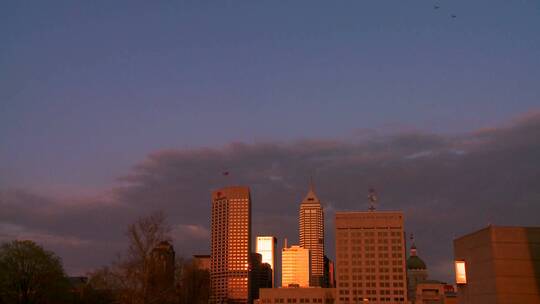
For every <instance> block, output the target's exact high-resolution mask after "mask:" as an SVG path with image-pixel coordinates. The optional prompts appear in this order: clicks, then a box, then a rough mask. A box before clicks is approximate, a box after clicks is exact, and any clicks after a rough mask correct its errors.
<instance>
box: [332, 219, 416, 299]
mask: <svg viewBox="0 0 540 304" xmlns="http://www.w3.org/2000/svg"><path fill="white" fill-rule="evenodd" d="M335 227H336V275H337V277H336V284H337V295H336V297H337V298H338V301H339V303H343V304H349V303H350V304H352V303H362V301H369V303H406V301H407V278H406V271H405V238H404V231H403V213H402V212H397V211H396V212H391V211H366V212H359V211H357V212H336V217H335Z"/></svg>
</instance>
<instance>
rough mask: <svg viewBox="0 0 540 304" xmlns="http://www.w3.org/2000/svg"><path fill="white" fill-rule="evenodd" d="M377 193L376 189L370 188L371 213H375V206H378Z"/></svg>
mask: <svg viewBox="0 0 540 304" xmlns="http://www.w3.org/2000/svg"><path fill="white" fill-rule="evenodd" d="M377 200H378V198H377V192H375V189H374V188H369V190H368V202H369V211H375V205H376V204H377Z"/></svg>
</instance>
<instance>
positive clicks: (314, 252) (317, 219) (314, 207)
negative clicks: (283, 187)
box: [299, 184, 324, 286]
mask: <svg viewBox="0 0 540 304" xmlns="http://www.w3.org/2000/svg"><path fill="white" fill-rule="evenodd" d="M299 221H300V246H301V247H303V248H306V249H309V251H310V253H311V278H310V286H322V285H323V276H324V213H323V209H322V207H321V202H320V201H319V198H318V197H317V195H315V191H313V184H311V185H310V187H309V191H308V193H307V195H306V197H305V198H304V200H303V201H302V204H301V205H300V215H299Z"/></svg>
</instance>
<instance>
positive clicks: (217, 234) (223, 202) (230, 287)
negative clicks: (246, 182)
mask: <svg viewBox="0 0 540 304" xmlns="http://www.w3.org/2000/svg"><path fill="white" fill-rule="evenodd" d="M211 251H212V254H211V262H210V282H211V283H210V284H211V294H210V303H235V304H236V303H238V304H244V303H251V297H250V287H251V286H250V276H249V263H250V251H251V196H250V192H249V188H248V187H228V188H222V189H219V190H216V191H214V192H213V193H212V240H211Z"/></svg>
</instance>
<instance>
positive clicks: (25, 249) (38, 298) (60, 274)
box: [0, 241, 69, 304]
mask: <svg viewBox="0 0 540 304" xmlns="http://www.w3.org/2000/svg"><path fill="white" fill-rule="evenodd" d="M68 296H69V283H68V281H67V279H66V276H65V274H64V270H63V268H62V263H61V262H60V258H59V257H58V256H56V255H55V254H54V253H53V252H50V251H46V250H44V249H43V248H42V247H41V246H39V245H37V244H36V243H34V242H32V241H12V242H9V243H5V244H3V245H2V246H0V303H2V304H12V303H13V304H41V303H46V304H48V303H64V302H66V301H67V299H68Z"/></svg>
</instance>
